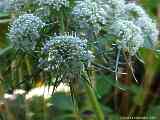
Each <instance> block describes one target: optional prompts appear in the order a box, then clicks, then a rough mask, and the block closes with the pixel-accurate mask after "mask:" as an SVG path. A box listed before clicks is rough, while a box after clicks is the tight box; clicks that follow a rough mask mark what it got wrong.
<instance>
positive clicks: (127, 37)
mask: <svg viewBox="0 0 160 120" xmlns="http://www.w3.org/2000/svg"><path fill="white" fill-rule="evenodd" d="M110 30H111V34H113V35H114V36H115V37H116V38H117V41H116V42H117V44H118V45H119V48H120V49H121V48H122V49H124V50H127V51H128V52H129V54H130V55H135V53H136V52H137V51H138V49H139V48H140V47H141V46H143V42H144V39H143V33H142V31H141V29H140V28H139V27H138V26H136V25H134V23H133V22H132V21H127V20H117V21H116V22H115V23H113V24H112V25H111V29H110Z"/></svg>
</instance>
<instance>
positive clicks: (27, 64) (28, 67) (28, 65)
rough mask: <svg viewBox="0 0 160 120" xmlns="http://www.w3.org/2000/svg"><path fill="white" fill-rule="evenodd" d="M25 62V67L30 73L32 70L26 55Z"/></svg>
mask: <svg viewBox="0 0 160 120" xmlns="http://www.w3.org/2000/svg"><path fill="white" fill-rule="evenodd" d="M25 62H26V67H27V71H28V74H29V75H31V74H32V70H31V65H30V62H29V58H28V56H27V55H26V56H25Z"/></svg>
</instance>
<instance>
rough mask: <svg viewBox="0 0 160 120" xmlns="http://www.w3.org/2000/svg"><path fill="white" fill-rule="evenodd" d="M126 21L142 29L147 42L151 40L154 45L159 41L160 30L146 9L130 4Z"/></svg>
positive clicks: (127, 6)
mask: <svg viewBox="0 0 160 120" xmlns="http://www.w3.org/2000/svg"><path fill="white" fill-rule="evenodd" d="M125 11H126V12H125V15H126V16H125V19H126V18H127V19H128V20H131V21H133V22H134V24H135V25H136V26H138V27H140V28H141V30H142V32H143V36H144V39H145V40H147V41H148V40H149V41H150V43H151V44H152V45H154V44H155V43H156V41H157V40H158V34H159V32H158V30H157V27H156V23H155V22H154V21H153V20H152V19H151V18H150V17H149V16H148V14H147V13H146V12H145V11H144V9H143V8H142V7H141V6H139V5H136V4H135V3H129V4H127V5H126V8H125Z"/></svg>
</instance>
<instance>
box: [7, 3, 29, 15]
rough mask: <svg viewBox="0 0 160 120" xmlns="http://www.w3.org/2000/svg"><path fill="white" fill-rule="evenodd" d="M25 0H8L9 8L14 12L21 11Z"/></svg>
mask: <svg viewBox="0 0 160 120" xmlns="http://www.w3.org/2000/svg"><path fill="white" fill-rule="evenodd" d="M26 2H27V0H9V9H10V10H13V11H15V12H22V11H21V10H22V9H24V6H25V4H26Z"/></svg>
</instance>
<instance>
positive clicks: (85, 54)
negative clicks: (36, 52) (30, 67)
mask: <svg viewBox="0 0 160 120" xmlns="http://www.w3.org/2000/svg"><path fill="white" fill-rule="evenodd" d="M43 52H44V54H47V56H48V57H47V59H46V60H44V61H46V62H47V68H48V69H57V68H58V67H59V65H60V66H61V69H62V68H64V70H67V71H70V72H71V71H72V72H74V71H76V70H79V69H81V68H83V65H84V63H85V64H86V63H90V61H91V60H92V53H91V52H90V51H89V50H88V49H87V41H86V40H81V39H80V38H79V37H76V36H73V35H60V36H55V37H51V39H50V41H48V42H47V43H46V44H45V46H44V48H43ZM67 71H66V72H67Z"/></svg>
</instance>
